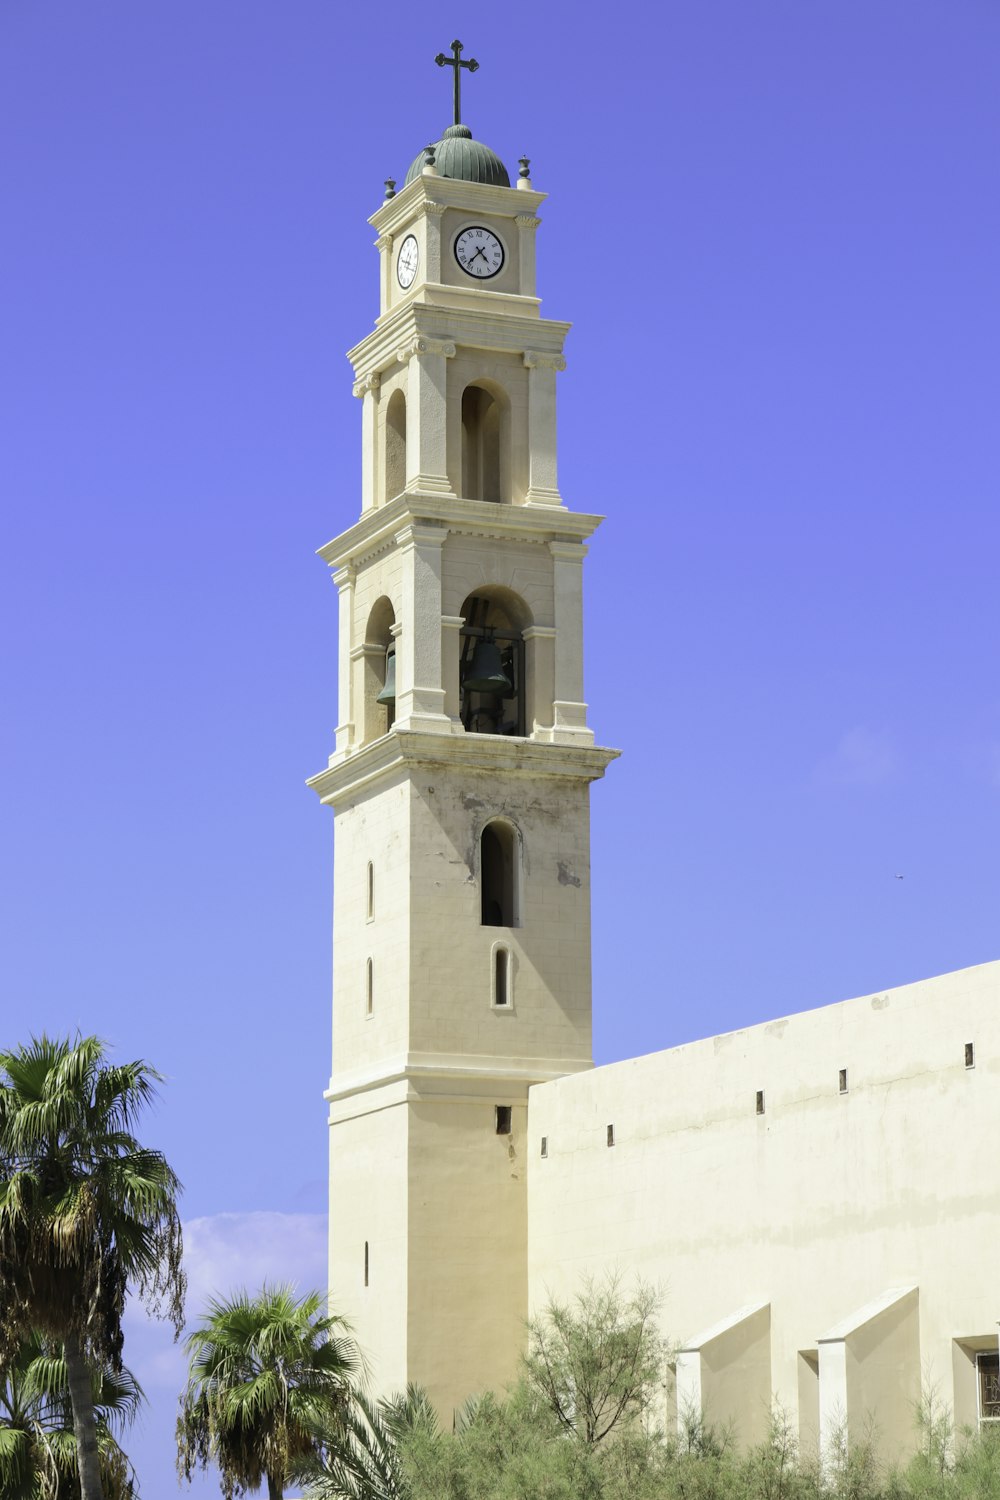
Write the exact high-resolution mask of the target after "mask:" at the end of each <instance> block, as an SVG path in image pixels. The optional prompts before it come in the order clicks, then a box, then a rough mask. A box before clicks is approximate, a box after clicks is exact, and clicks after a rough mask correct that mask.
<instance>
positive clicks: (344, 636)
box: [333, 567, 355, 755]
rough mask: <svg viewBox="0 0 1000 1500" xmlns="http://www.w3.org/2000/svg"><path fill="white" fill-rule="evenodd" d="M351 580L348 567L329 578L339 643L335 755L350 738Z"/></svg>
mask: <svg viewBox="0 0 1000 1500" xmlns="http://www.w3.org/2000/svg"><path fill="white" fill-rule="evenodd" d="M354 579H355V571H354V569H353V568H352V567H346V568H338V570H337V572H336V573H334V575H333V581H334V583H335V584H336V586H337V605H338V609H337V625H338V630H339V632H340V634H339V640H340V670H339V672H338V673H337V728H336V730H335V741H334V743H335V754H337V755H340V754H341V753H342V752H343V751H345V750H347V749H348V747H349V746H350V744H351V741H352V739H353V738H354V724H353V721H352V715H351V621H352V620H353V618H354Z"/></svg>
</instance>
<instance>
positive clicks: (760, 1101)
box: [757, 1089, 764, 1115]
mask: <svg viewBox="0 0 1000 1500" xmlns="http://www.w3.org/2000/svg"><path fill="white" fill-rule="evenodd" d="M757 1113H758V1114H759V1115H762V1114H763V1113H764V1090H763V1089H758V1090H757Z"/></svg>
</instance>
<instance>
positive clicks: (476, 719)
mask: <svg viewBox="0 0 1000 1500" xmlns="http://www.w3.org/2000/svg"><path fill="white" fill-rule="evenodd" d="M462 618H463V620H464V622H465V623H464V624H463V625H462V628H461V630H460V632H459V638H460V654H459V664H458V680H459V686H460V688H461V693H462V708H461V714H462V723H463V725H464V726H465V728H466V730H468V731H469V733H471V734H514V735H522V736H523V735H525V734H526V733H527V728H526V721H527V682H526V673H525V653H524V630H525V628H526V627H527V626H528V625H530V623H531V616H530V614H529V612H528V609H527V607H526V605H525V604H524V601H523V600H522V599H519V598H518V597H517V595H516V594H512V593H511V592H510V590H509V589H503V588H494V587H492V586H490V587H487V588H484V589H482V590H480V591H478V592H477V593H475V594H470V595H469V597H468V598H467V599H466V601H465V603H464V604H463V605H462Z"/></svg>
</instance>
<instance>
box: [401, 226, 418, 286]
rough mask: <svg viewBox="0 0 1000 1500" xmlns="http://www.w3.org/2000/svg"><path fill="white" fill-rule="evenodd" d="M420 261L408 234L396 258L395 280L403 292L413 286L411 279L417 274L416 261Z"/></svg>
mask: <svg viewBox="0 0 1000 1500" xmlns="http://www.w3.org/2000/svg"><path fill="white" fill-rule="evenodd" d="M419 259H420V251H419V249H418V248H417V242H416V240H415V239H414V238H413V235H412V234H408V235H407V236H406V239H405V240H404V241H403V243H402V244H401V245H400V247H399V255H398V256H397V257H396V279H397V281H398V282H399V284H400V286H401V287H402V288H403V291H404V292H405V291H406V289H407V287H410V286H412V285H413V278H414V276H416V274H417V261H418V260H419Z"/></svg>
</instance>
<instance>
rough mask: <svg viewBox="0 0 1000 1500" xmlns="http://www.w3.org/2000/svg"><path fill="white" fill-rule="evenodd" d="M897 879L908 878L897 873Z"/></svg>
mask: <svg viewBox="0 0 1000 1500" xmlns="http://www.w3.org/2000/svg"><path fill="white" fill-rule="evenodd" d="M896 879H897V880H905V879H906V876H905V875H897V876H896Z"/></svg>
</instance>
